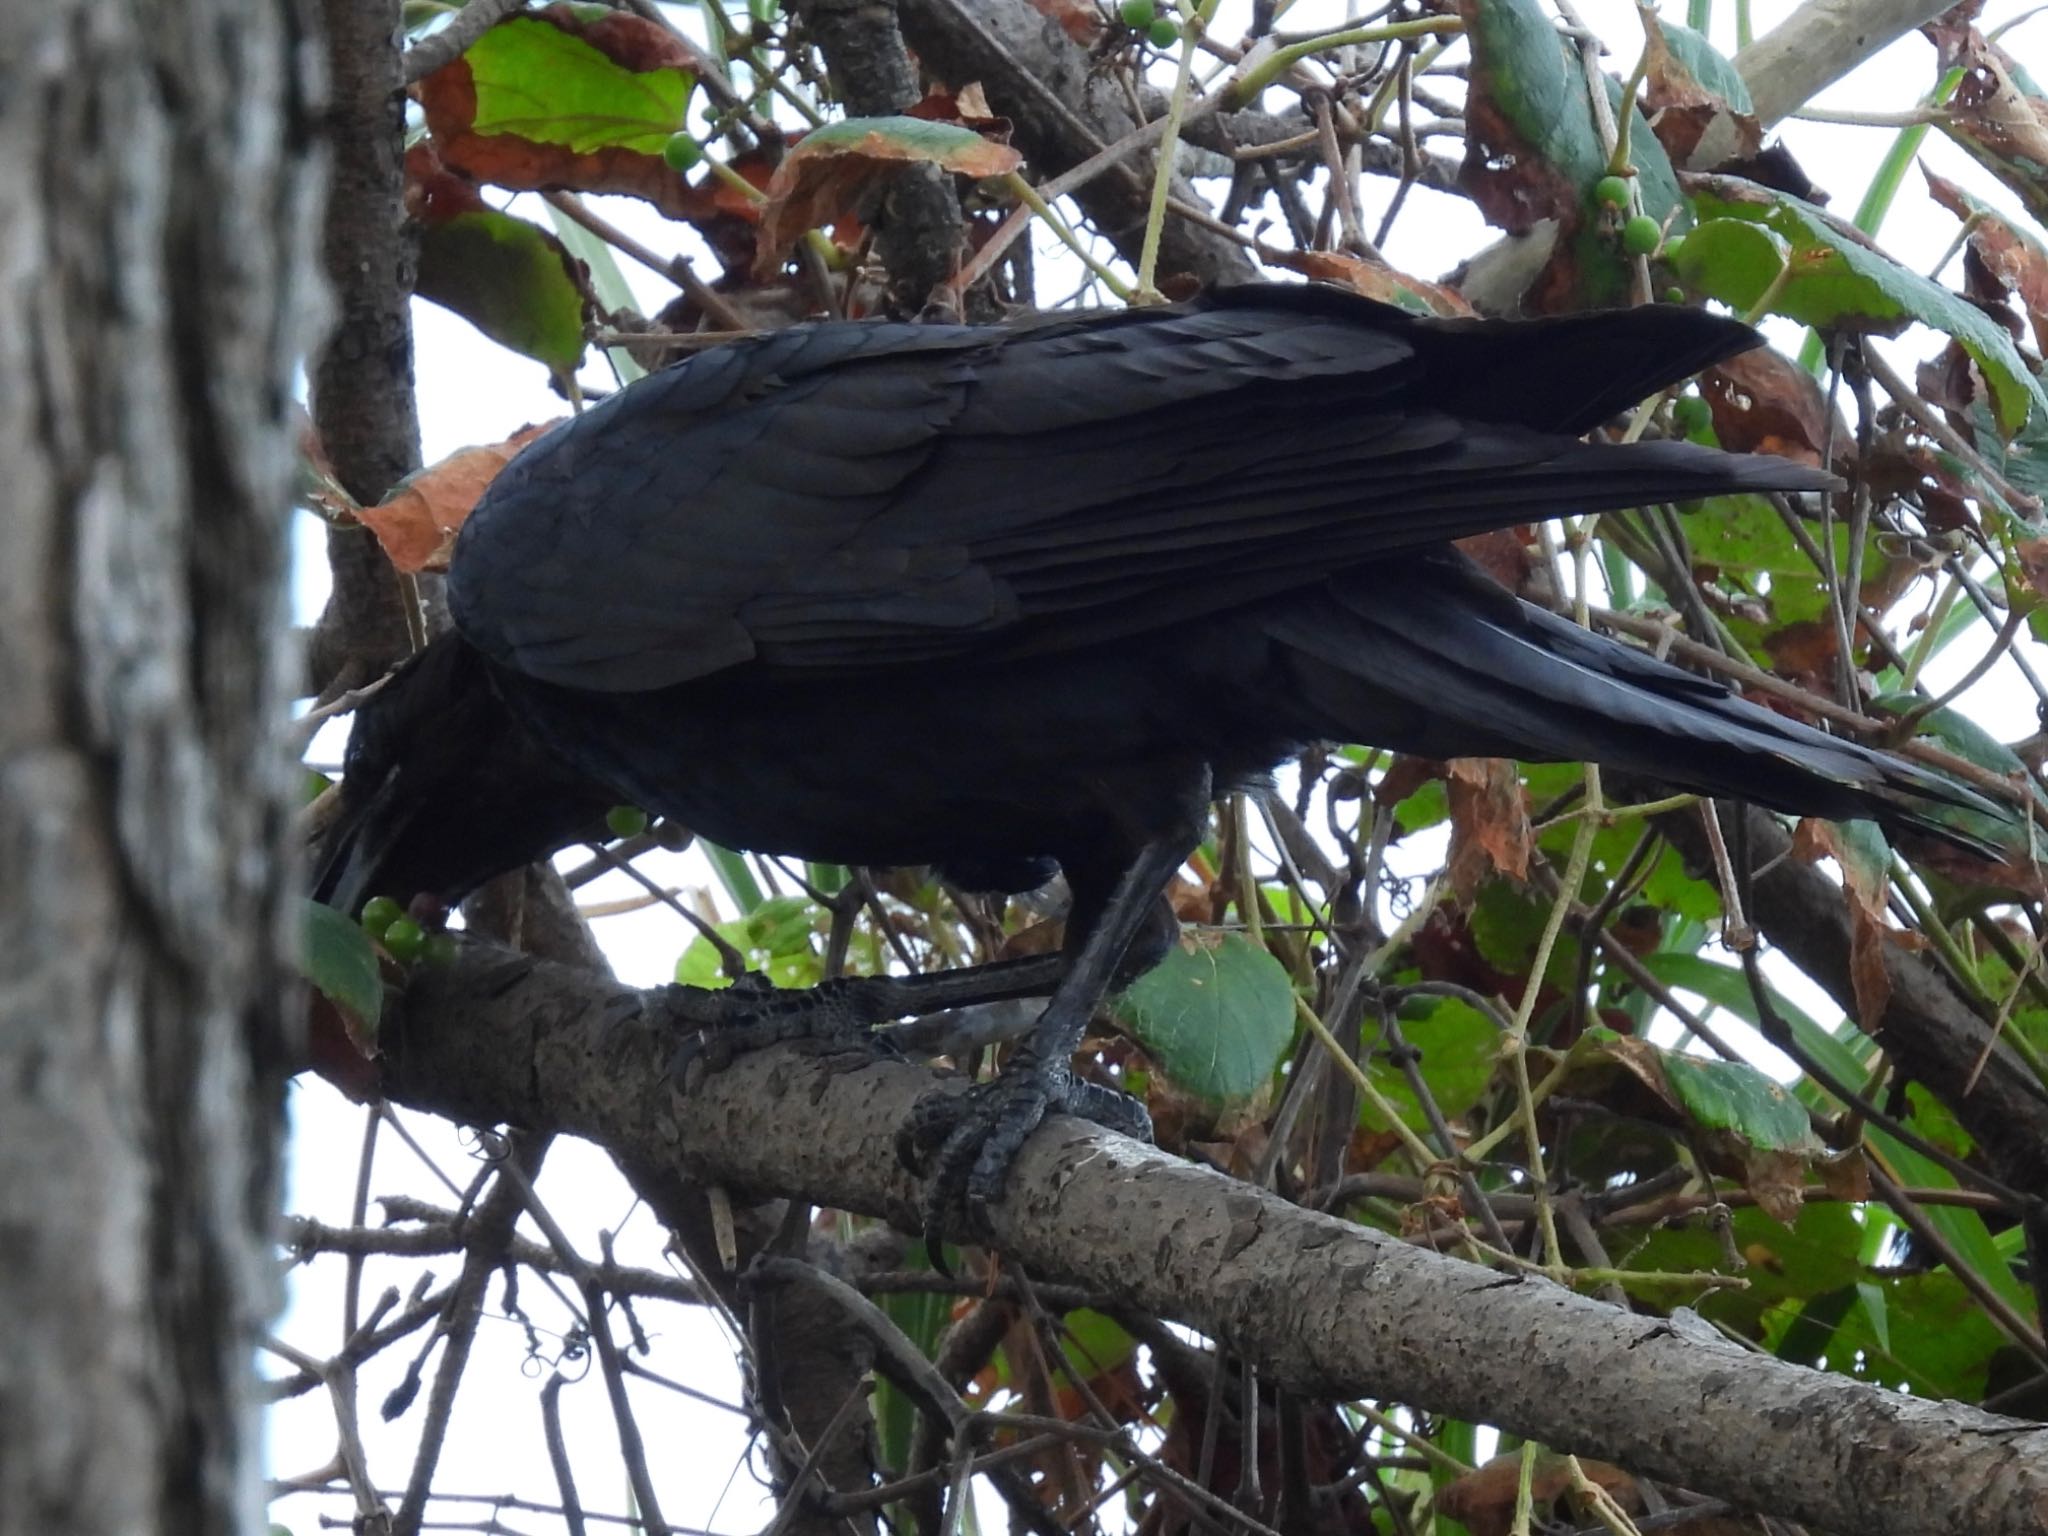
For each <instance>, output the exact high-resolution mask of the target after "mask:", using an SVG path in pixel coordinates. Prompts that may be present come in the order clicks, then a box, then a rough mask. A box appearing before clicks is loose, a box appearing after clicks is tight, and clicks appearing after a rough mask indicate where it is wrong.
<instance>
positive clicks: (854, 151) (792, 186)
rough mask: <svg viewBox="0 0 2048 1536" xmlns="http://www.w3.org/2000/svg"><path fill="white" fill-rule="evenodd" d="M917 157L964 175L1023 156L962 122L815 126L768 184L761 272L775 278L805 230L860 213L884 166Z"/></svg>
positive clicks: (990, 172) (1000, 169) (1010, 166)
mask: <svg viewBox="0 0 2048 1536" xmlns="http://www.w3.org/2000/svg"><path fill="white" fill-rule="evenodd" d="M916 162H923V163H925V164H929V165H936V166H939V167H940V168H941V169H943V170H947V171H951V172H953V173H955V174H956V175H962V176H976V177H980V176H1002V175H1006V174H1007V173H1009V172H1011V171H1014V170H1015V169H1016V168H1017V167H1018V166H1019V165H1021V164H1023V163H1024V157H1023V156H1022V155H1020V154H1018V152H1017V151H1016V150H1014V149H1012V148H1010V146H1009V145H1007V144H998V143H996V142H995V141H994V140H992V139H987V138H984V137H982V136H981V135H980V134H978V133H975V132H973V131H972V130H970V129H967V128H964V127H961V126H959V125H958V124H953V123H940V122H928V121H926V120H925V119H922V118H915V117H871V118H847V119H846V120H844V121H843V122H837V123H829V124H827V125H826V126H825V127H823V128H818V129H814V130H812V131H811V132H810V133H807V134H805V135H804V137H803V139H802V141H801V142H799V143H798V144H797V145H796V147H795V148H793V149H792V150H790V152H789V153H788V154H787V155H785V156H784V157H783V160H782V164H780V165H778V166H777V167H776V168H775V175H774V176H773V178H771V179H770V181H769V183H768V202H767V205H766V206H765V207H764V208H763V209H762V211H761V242H760V251H759V254H758V255H757V256H756V257H755V259H754V275H755V276H756V277H757V278H767V277H770V276H773V275H774V272H775V269H776V268H777V267H778V266H780V265H781V264H782V258H783V257H784V256H785V255H787V254H788V252H789V248H790V247H791V246H793V245H795V244H796V242H797V240H798V238H799V237H800V236H801V235H802V234H803V232H804V231H805V230H807V229H818V228H821V227H823V226H825V225H828V224H833V223H836V222H837V221H839V220H840V219H842V218H845V217H847V216H849V215H857V214H858V212H859V209H860V203H861V200H862V199H863V197H865V196H866V195H867V194H868V193H869V192H870V191H871V190H872V189H873V188H874V187H875V186H876V184H877V181H878V179H879V178H880V177H881V176H882V175H883V174H884V173H885V172H888V171H890V170H893V169H894V168H895V167H897V166H899V165H906V164H912V163H916Z"/></svg>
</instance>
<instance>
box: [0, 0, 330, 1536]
mask: <svg viewBox="0 0 2048 1536" xmlns="http://www.w3.org/2000/svg"><path fill="white" fill-rule="evenodd" d="M310 37H311V17H310V15H309V13H308V11H307V9H306V8H305V7H303V6H301V5H298V4H295V3H292V0H273V3H270V4H262V5H249V4H235V3H230V0H182V3H180V4H176V5H162V4H158V5H151V4H104V3H91V0H52V3H48V4H44V5H39V6H34V7H27V8H19V7H17V8H16V9H15V11H14V12H13V14H12V15H11V17H10V22H9V29H8V33H7V36H6V39H5V41H4V42H0V207H4V208H5V209H6V211H7V213H6V218H5V220H4V221H0V273H4V277H0V378H4V379H5V380H6V384H5V385H4V386H0V483H4V484H5V486H6V487H7V512H8V516H7V529H8V533H7V551H6V555H5V558H4V559H0V632H4V633H5V635H6V636H7V641H6V647H7V657H8V660H7V674H8V675H7V683H6V687H5V689H4V691H0V866H4V867H5V869H6V870H7V874H8V878H7V880H6V881H5V882H4V883H0V952H4V953H5V954H6V956H7V975H6V980H5V983H4V986H0V998H4V1017H0V1256H4V1257H0V1318H4V1319H5V1320H6V1328H7V1338H6V1341H5V1344H4V1347H0V1532H7V1533H12V1532H34V1533H36V1536H45V1533H48V1532H52V1531H64V1532H75V1533H81V1536H92V1533H98V1532H106V1533H120V1536H133V1533H137V1532H184V1531H189V1532H223V1531H237V1530H246V1531H254V1530H258V1529H261V1509H260V1504H259V1501H258V1494H259V1484H258V1481H257V1472H258V1470H259V1469H258V1465H257V1448H258V1438H257V1433H256V1428H257V1426H256V1410H257V1403H256V1397H255V1394H254V1392H253V1390H252V1388H253V1386H254V1380H255V1377H254V1372H253V1371H252V1370H251V1368H250V1363H251V1359H252V1355H253V1350H254V1347H255V1341H256V1338H257V1335H258V1332H259V1330H260V1328H261V1326H262V1325H263V1323H264V1322H265V1321H266V1320H267V1318H268V1315H269V1313H270V1310H271V1308H272V1306H273V1304H274V1301H275V1296H274V1279H273V1270H272V1266H271V1264H270V1262H269V1252H270V1249H269V1245H270V1242H271V1240H272V1238H273V1236H274V1228H275V1221H276V1184H277V1173H278V1158H277V1152H278V1145H279V1136H280V1133H281V1130H282V1124H281V1115H280V1109H281V1102H282V1101H281V1089H282V1071H281V1069H282V1063H283V1061H284V1059H285V1057H286V1054H287V1053H286V1043H287V1042H286V1041H285V1039H284V1038H283V1037H284V1033H285V1031H284V1027H283V1022H282V1021H283V1020H284V1019H285V1018H286V1017H288V1016H289V1011H288V1010H287V1008H286V1006H285V1000H286V998H287V996H288V987H287V982H286V969H285V965H284V955H285V941H286V934H287V923H286V914H287V910H288V909H287V903H286V894H287V887H288V883H289V882H288V880H287V878H286V877H287V873H288V872H287V871H286V870H284V869H282V868H281V867H280V861H279V860H278V859H277V857H276V850H277V849H278V848H279V847H280V846H282V844H283V828H284V818H285V808H286V800H287V793H288V787H289V785H290V782H291V775H290V773H289V770H288V761H289V759H288V755H287V754H286V752H285V751H284V749H283V744H282V741H281V739H280V735H279V728H280V725H281V723H282V721H283V720H284V717H285V711H286V705H287V702H288V699H289V696H290V690H289V683H290V676H289V669H288V668H287V666H286V665H285V664H284V651H283V645H282V637H283V635H284V633H285V630H284V625H283V622H282V621H283V617H284V615H283V606H282V599H283V590H284V589H283V582H282V575H283V569H284V556H285V547H284V546H285V537H284V535H285V531H286V526H287V523H286V518H287V513H286V507H287V506H288V502H289V494H290V483H291V443H292V429H291V422H290V413H291V386H292V376H293V369H294V367H295V365H296V363H297V360H298V358H299V357H300V355H301V351H302V347H303V344H304V342H305V340H306V338H307V316H308V314H309V312H310V310H311V306H310V304H309V302H308V299H309V279H310V272H311V267H310V260H309V255H310V252H309V251H308V249H307V248H306V245H307V241H306V232H307V231H308V230H310V229H311V228H312V227H313V224H314V212H315V209H316V207H317V202H318V198H319V194H320V188H321V177H320V175H319V174H318V168H317V166H316V164H315V156H314V153H313V148H312V127H313V122H312V118H313V111H314V104H313V101H312V99H311V98H312V96H313V92H314V82H313V81H311V80H310V79H309V78H308V74H307V71H308V66H309V63H312V62H314V59H313V55H312V53H311V50H310V45H309V40H310Z"/></svg>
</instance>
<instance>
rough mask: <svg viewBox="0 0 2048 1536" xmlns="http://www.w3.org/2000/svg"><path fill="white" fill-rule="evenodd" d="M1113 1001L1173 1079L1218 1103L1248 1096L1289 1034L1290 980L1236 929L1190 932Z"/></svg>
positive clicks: (1267, 1076)
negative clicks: (1231, 930)
mask: <svg viewBox="0 0 2048 1536" xmlns="http://www.w3.org/2000/svg"><path fill="white" fill-rule="evenodd" d="M1114 1007H1115V1009H1116V1014H1117V1018H1118V1020H1119V1022H1121V1023H1122V1024H1123V1026H1124V1027H1125V1028H1126V1029H1128V1030H1129V1031H1130V1032H1131V1034H1132V1035H1133V1036H1134V1037H1135V1038H1136V1039H1137V1040H1138V1042H1139V1043H1140V1044H1142V1045H1143V1046H1144V1047H1145V1051H1146V1054H1147V1055H1148V1056H1150V1057H1151V1058H1152V1060H1153V1062H1154V1063H1156V1064H1157V1066H1158V1067H1159V1070H1160V1071H1162V1072H1164V1073H1165V1074H1166V1075H1167V1077H1168V1078H1170V1079H1172V1081H1173V1084H1174V1086H1175V1087H1177V1088H1179V1089H1180V1090H1181V1091H1183V1092H1185V1093H1188V1094H1191V1095H1193V1096H1194V1097H1195V1098H1197V1099H1200V1100H1203V1101H1204V1102H1206V1103H1209V1104H1211V1105H1215V1106H1218V1107H1225V1106H1233V1105H1241V1104H1246V1103H1249V1102H1250V1101H1251V1100H1252V1099H1254V1098H1255V1097H1256V1096H1257V1095H1258V1094H1260V1093H1262V1092H1263V1091H1264V1090H1265V1088H1266V1085H1267V1084H1268V1083H1269V1082H1270V1081H1271V1080H1272V1076H1273V1072H1274V1070H1275V1069H1276V1068H1277V1067H1278V1066H1279V1064H1280V1058H1281V1055H1282V1053H1283V1052H1285V1051H1286V1049H1287V1047H1288V1045H1289V1043H1290V1042H1291V1041H1292V1040H1293V1038H1294V986H1293V983H1292V982H1290V981H1289V980H1288V979H1287V972H1286V971H1285V970H1283V969H1282V968H1281V966H1280V962H1279V961H1277V960H1275V959H1274V958H1273V957H1272V956H1271V955H1269V954H1267V953H1266V952H1265V951H1264V950H1263V949H1260V948H1259V947H1258V946H1257V945H1255V944H1253V943H1252V942H1251V940H1249V939H1247V938H1246V937H1245V936H1244V935H1243V934H1240V933H1195V934H1190V935H1188V936H1186V937H1184V938H1183V939H1182V940H1181V942H1180V943H1179V944H1177V945H1175V946H1174V947H1173V949H1171V950H1169V951H1168V952H1167V956H1166V959H1165V960H1163V961H1162V962H1161V963H1160V964H1159V965H1158V966H1157V967H1156V968H1155V969H1153V970H1151V971H1148V972H1146V973H1145V974H1144V975H1143V976H1140V977H1139V978H1138V979H1137V980H1136V981H1134V982H1132V983H1131V985H1130V986H1129V987H1127V988H1126V989H1125V990H1124V992H1123V993H1122V994H1121V995H1120V996H1119V997H1118V998H1117V1000H1116V1002H1115V1004H1114Z"/></svg>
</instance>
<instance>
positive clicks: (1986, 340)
mask: <svg viewBox="0 0 2048 1536" xmlns="http://www.w3.org/2000/svg"><path fill="white" fill-rule="evenodd" d="M1686 186H1687V188H1688V189H1689V190H1690V191H1691V192H1692V194H1693V197H1694V201H1695V203H1696V205H1697V207H1698V210H1699V214H1700V217H1701V223H1700V224H1699V226H1698V227H1697V228H1695V229H1694V230H1693V232H1692V233H1691V234H1690V235H1688V236H1687V237H1686V240H1685V244H1684V246H1683V247H1682V248H1681V249H1680V250H1679V252H1678V255H1677V259H1676V261H1675V262H1674V265H1675V267H1676V268H1677V270H1678V273H1679V275H1680V276H1681V277H1682V278H1684V280H1685V281H1686V282H1687V283H1688V284H1689V285H1690V286H1692V287H1693V288H1695V289H1697V290H1698V291H1700V292H1702V293H1705V294H1708V295H1709V296H1711V297H1713V298H1716V299H1719V300H1720V301H1721V302H1722V303H1724V304H1726V305H1728V306H1730V307H1731V308H1733V309H1737V310H1743V311H1748V310H1750V309H1753V308H1754V307H1755V306H1756V304H1757V302H1758V301H1759V300H1760V299H1762V298H1763V297H1764V295H1765V293H1766V292H1767V291H1769V290H1771V289H1772V285H1773V284H1774V283H1775V282H1776V280H1777V277H1778V274H1779V272H1780V270H1781V269H1783V268H1785V267H1787V266H1788V265H1789V268H1790V274H1789V276H1788V278H1787V280H1786V281H1785V282H1784V283H1783V285H1782V286H1779V287H1778V288H1777V289H1776V290H1775V293H1774V295H1773V297H1772V301H1771V313H1773V314H1779V315H1785V316H1787V317H1789V318H1790V319H1794V320H1798V321H1801V322H1802V323H1804V324H1806V325H1811V326H1815V327H1817V328H1823V329H1826V328H1834V329H1842V330H1849V331H1857V332H1864V331H1868V332H1875V333H1876V334H1878V335H1881V336H1889V335H1894V334H1896V333H1897V332H1899V331H1901V330H1903V329H1905V327H1906V326H1907V325H1909V324H1911V323H1912V322H1913V321H1915V320H1917V321H1919V322H1921V323H1922V324H1924V325H1929V326H1932V327H1934V329H1936V330H1939V331H1946V332H1947V333H1948V334H1949V335H1950V336H1953V337H1954V338H1955V339H1956V340H1957V341H1959V342H1960V343H1962V345H1963V346H1964V347H1965V348H1966V349H1967V350H1968V351H1969V353H1970V356H1971V358H1972V359H1973V360H1974V361H1975V362H1976V364H1977V366H1978V368H1979V369H1981V370H1982V371H1983V373H1984V377H1985V379H1986V381H1987V382H1988V383H1989V385H1990V386H1991V395H1992V405H1993V409H1994V410H1995V412H1996V413H1997V417H1998V421H1999V424H2000V426H2001V428H2002V429H2003V430H2004V431H2006V432H2007V433H2012V432H2016V431H2017V430H2018V429H2019V428H2020V427H2021V426H2022V425H2023V424H2024V423H2025V422H2026V421H2027V419H2028V417H2029V415H2030V414H2031V413H2032V412H2034V411H2040V412H2043V413H2044V414H2048V391H2044V389H2043V387H2042V385H2041V383H2040V381H2039V380H2038V379H2036V378H2035V377H2034V375H2033V373H2032V371H2031V370H2030V369H2029V368H2028V367H2027V365H2026V362H2025V360H2024V359H2022V358H2021V356H2020V354H2019V349H2018V348H2017V347H2015V346H2014V345H2013V342H2012V338H2011V337H2010V336H2008V335H2007V334H2006V333H2005V331H2004V330H2003V329H2002V328H2001V327H2000V326H1999V324H1998V322H1997V321H1995V320H1993V319H1991V318H1990V317H1989V316H1988V315H1986V314H1985V313H1984V312H1983V311H1982V310H1980V309H1978V308H1976V307H1975V306H1974V305H1972V304H1970V303H1969V302H1968V301H1966V300H1964V299H1962V298H1960V297H1958V296H1957V295H1955V294H1953V293H1950V292H1949V291H1948V290H1947V289H1946V288H1943V287H1941V286H1940V285H1939V284H1937V283H1933V282H1930V281H1928V279H1926V278H1924V277H1922V276H1920V274H1919V273H1917V272H1914V271H1911V270H1910V269H1908V268H1906V267H1902V266H1900V265H1899V264H1898V263H1897V262H1896V261H1893V260H1892V259H1891V257H1889V256H1887V255H1885V254H1884V253H1883V252H1882V251H1880V250H1878V249H1877V247H1875V246H1874V245H1872V244H1870V242H1869V241H1868V240H1867V239H1866V238H1865V237H1864V236H1863V234H1862V233H1861V232H1860V231H1858V230H1856V229H1855V228H1854V227H1852V226H1850V225H1847V224H1844V223H1841V222H1840V221H1838V220H1836V219H1833V218H1830V217H1829V216H1828V215H1827V214H1825V213H1822V212H1821V211H1820V210H1819V209H1818V208H1812V207H1809V206H1807V205H1805V204H1803V203H1801V202H1799V201H1798V200H1797V199H1795V198H1789V197H1786V196H1784V195H1783V194H1782V193H1777V192H1771V191H1769V190H1767V189H1766V188H1763V187H1759V186H1757V185H1756V184H1754V183H1753V182H1746V181H1738V180H1736V179H1735V178H1734V177H1730V176H1688V177H1687V178H1686Z"/></svg>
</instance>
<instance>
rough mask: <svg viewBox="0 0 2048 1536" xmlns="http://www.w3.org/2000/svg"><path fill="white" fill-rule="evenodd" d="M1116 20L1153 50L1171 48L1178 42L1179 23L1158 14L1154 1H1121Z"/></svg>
mask: <svg viewBox="0 0 2048 1536" xmlns="http://www.w3.org/2000/svg"><path fill="white" fill-rule="evenodd" d="M1116 14H1117V19H1118V20H1120V21H1121V22H1123V24H1124V25H1125V26H1127V27H1129V28H1130V29H1131V30H1132V31H1133V32H1135V33H1137V34H1138V35H1139V36H1140V37H1142V38H1144V39H1145V41H1146V42H1148V43H1150V44H1151V45H1152V46H1153V47H1154V48H1171V47H1172V46H1173V45H1174V44H1175V43H1177V42H1179V41H1180V23H1179V22H1177V21H1175V20H1174V19H1173V18H1172V17H1171V16H1162V15H1160V14H1159V6H1158V4H1157V3H1156V0H1123V4H1122V5H1119V6H1118V7H1117V8H1116Z"/></svg>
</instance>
